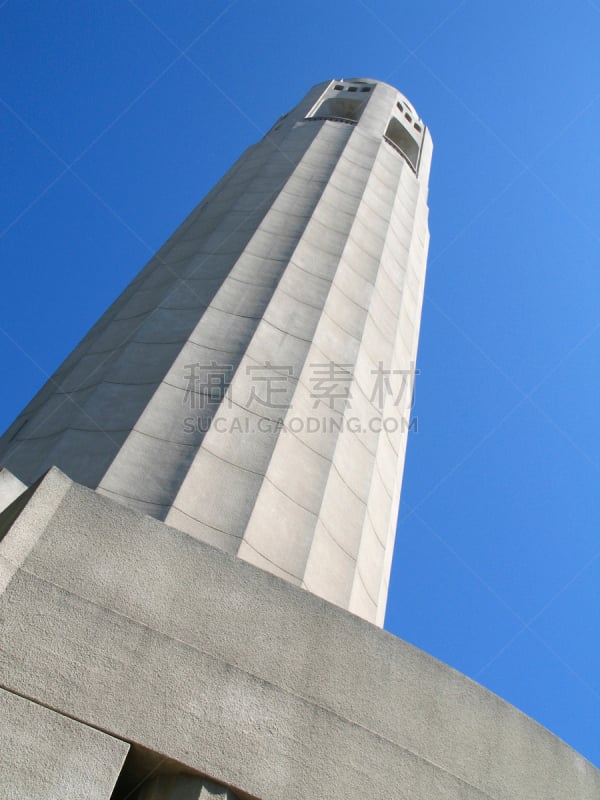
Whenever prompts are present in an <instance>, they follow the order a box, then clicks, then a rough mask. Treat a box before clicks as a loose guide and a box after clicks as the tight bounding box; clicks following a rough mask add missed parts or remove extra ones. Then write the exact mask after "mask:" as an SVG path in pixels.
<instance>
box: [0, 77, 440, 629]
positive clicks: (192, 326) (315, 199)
mask: <svg viewBox="0 0 600 800" xmlns="http://www.w3.org/2000/svg"><path fill="white" fill-rule="evenodd" d="M390 120H393V121H394V131H395V132H396V133H394V134H393V136H391V134H390V132H389V131H388V126H389V123H390ZM398 131H400V132H401V133H402V136H398V135H397V132H398ZM392 139H393V141H392ZM403 142H404V143H408V145H406V144H403ZM399 143H400V144H399ZM403 148H404V150H403ZM431 151H432V144H431V137H430V136H429V133H428V131H427V129H426V127H425V125H424V123H423V122H422V120H420V119H419V117H418V115H417V114H416V112H415V111H414V109H413V108H412V106H411V105H410V103H409V101H408V100H407V99H406V98H405V97H404V96H403V95H401V94H400V93H399V92H398V91H397V90H396V89H394V88H393V87H391V86H389V85H387V84H385V83H380V82H376V81H372V80H369V79H364V78H357V79H350V80H346V81H330V82H326V83H323V84H319V85H317V86H315V87H314V88H313V89H312V90H311V91H310V92H309V93H308V94H307V96H306V97H305V98H304V99H303V100H302V101H301V102H300V103H299V104H298V105H297V106H296V107H295V108H294V109H292V110H291V111H290V113H289V114H287V115H285V116H284V117H283V118H282V119H281V120H280V121H278V122H277V123H276V124H275V125H274V126H273V128H272V130H271V131H269V133H268V134H267V136H265V137H264V138H263V139H262V140H261V141H260V142H258V143H257V144H256V145H254V146H253V147H250V148H249V149H248V150H247V151H246V153H244V155H243V156H242V157H241V158H240V159H239V161H238V162H237V163H236V164H235V165H234V167H233V168H232V169H231V170H230V171H229V172H228V173H227V175H225V177H224V178H223V179H222V180H221V181H220V182H219V183H218V184H217V186H215V188H214V189H213V190H212V191H211V192H210V194H209V195H208V196H207V197H206V198H205V199H204V200H203V201H202V203H200V205H199V206H198V208H196V209H195V210H194V211H193V212H192V214H191V215H190V216H189V217H188V219H187V220H186V221H185V222H184V223H183V224H182V225H181V226H180V228H179V229H178V230H177V231H176V232H175V233H174V235H173V236H172V237H171V239H169V241H168V242H167V243H166V244H165V245H164V246H163V247H162V248H161V249H160V250H159V252H158V253H157V254H156V256H155V257H154V258H153V259H152V260H151V261H150V263H149V264H148V265H147V266H146V267H145V269H144V270H143V271H142V272H141V273H140V275H139V276H138V277H137V278H136V279H135V281H134V282H133V283H132V284H131V286H130V287H129V288H128V289H127V290H126V291H125V292H124V293H123V294H122V295H121V296H120V297H119V298H118V299H117V301H116V302H115V303H114V304H113V306H112V307H111V308H110V309H109V310H108V311H107V312H106V314H105V315H104V316H103V317H102V319H101V320H100V321H99V322H98V323H97V325H96V326H95V327H94V328H93V329H92V331H90V333H89V334H88V336H87V337H86V338H85V339H84V340H83V342H82V343H81V344H80V345H79V346H78V347H77V348H76V350H75V351H74V352H73V353H72V354H71V356H69V358H68V359H67V360H66V361H65V363H64V364H63V365H62V366H61V367H60V368H59V370H58V371H57V372H56V374H55V375H54V376H53V377H52V379H51V381H49V382H48V384H47V385H46V386H45V387H44V388H43V389H42V391H41V392H40V393H39V395H38V396H37V397H36V398H34V400H33V401H32V402H31V403H30V405H29V406H28V407H27V408H26V409H25V410H24V411H23V413H22V414H21V415H20V416H19V418H18V419H17V420H16V421H15V423H14V425H12V426H11V427H10V428H9V430H8V431H7V432H6V434H5V436H4V437H3V439H2V440H1V441H0V463H3V464H6V465H7V466H8V467H10V469H11V470H12V471H13V472H14V473H15V474H16V475H18V476H19V477H20V478H22V480H24V481H26V482H27V483H32V482H33V481H34V480H36V479H37V478H38V477H39V476H40V474H42V473H43V472H44V471H45V470H47V469H48V468H50V467H51V466H53V465H56V466H58V467H60V468H61V469H62V470H64V471H65V472H66V473H67V474H68V475H70V476H71V477H72V478H74V479H75V480H77V481H78V482H79V483H83V484H85V485H87V486H90V487H93V488H96V487H99V490H100V491H101V492H103V493H105V494H106V495H107V496H109V497H112V498H113V499H116V500H118V501H119V502H121V503H124V504H126V505H129V506H131V507H133V508H138V509H139V510H142V511H144V512H146V513H148V514H150V515H152V516H154V517H156V518H158V519H162V520H164V521H166V522H167V523H168V524H170V525H173V526H175V527H177V528H179V529H181V530H184V531H186V532H188V533H189V534H190V535H192V536H194V537H195V538H198V539H201V540H203V541H205V542H208V543H209V544H213V545H215V546H217V547H219V548H221V549H223V550H225V551H227V552H229V553H232V554H237V555H239V556H240V557H241V558H243V559H245V560H247V561H249V562H251V563H253V564H255V565H257V566H260V567H262V568H263V569H266V570H268V571H271V572H273V573H274V574H276V575H279V576H280V577H283V578H285V579H286V580H289V581H290V582H292V583H294V584H296V585H298V586H302V587H303V588H305V589H308V590H309V591H311V592H313V593H315V594H317V595H319V596H321V597H324V598H325V599H327V600H329V601H331V602H333V603H335V604H337V605H339V606H342V607H344V608H347V609H349V610H351V611H353V612H354V613H356V614H358V615H360V616H362V617H364V618H365V619H368V620H370V621H373V622H376V623H377V624H380V625H381V624H383V617H384V613H385V599H386V596H387V587H388V580H389V572H390V565H391V556H392V550H393V542H394V535H395V527H396V516H397V511H398V504H399V495H400V481H401V476H402V467H403V461H404V451H405V448H406V440H407V433H408V426H409V424H410V403H411V395H412V385H410V379H408V381H407V374H408V373H410V372H411V371H413V370H414V366H415V360H416V353H417V341H418V333H419V321H420V315H421V304H422V297H423V288H424V280H425V263H426V257H427V248H428V242H429V233H428V224H427V218H428V208H427V183H428V176H429V169H430V162H431ZM190 365H196V366H197V375H196V376H195V377H194V378H193V381H192V389H191V390H190V379H189V377H188V378H186V370H189V368H190ZM219 371H220V372H221V373H223V383H224V388H226V389H227V394H226V396H218V397H215V396H214V395H212V394H208V393H207V392H209V390H208V388H207V383H208V381H209V380H211V376H212V377H214V373H215V372H217V373H218V372H219ZM265 373H268V374H265ZM267 381H270V384H269V385H270V386H271V387H272V388H273V387H275V390H276V400H277V402H276V403H273V402H272V401H271V399H270V398H269V397H267V396H266V392H267V391H268V387H267V383H266V382H267ZM378 387H379V388H378ZM265 401H266V402H265ZM190 420H191V423H190ZM311 425H313V427H312V428H311V427H310V426H311ZM315 425H316V427H314V426H315Z"/></svg>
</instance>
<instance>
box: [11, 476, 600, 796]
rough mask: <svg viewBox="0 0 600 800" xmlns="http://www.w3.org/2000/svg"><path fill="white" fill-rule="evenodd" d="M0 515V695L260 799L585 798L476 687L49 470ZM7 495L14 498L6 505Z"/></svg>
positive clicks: (572, 770) (583, 779) (571, 757)
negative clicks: (1, 689)
mask: <svg viewBox="0 0 600 800" xmlns="http://www.w3.org/2000/svg"><path fill="white" fill-rule="evenodd" d="M29 492H30V494H29V496H28V502H27V503H25V504H22V505H21V506H20V513H19V514H18V516H16V518H15V513H14V509H13V513H12V514H11V513H9V512H10V511H11V509H8V510H7V511H6V512H5V513H4V515H2V516H1V517H0V535H2V534H4V538H3V539H2V542H1V543H0V559H1V561H2V563H3V564H4V583H5V590H4V593H3V594H2V597H1V603H0V642H1V645H0V684H1V685H4V686H5V687H7V688H8V689H10V690H12V691H15V692H19V693H22V694H24V695H27V696H28V697H30V698H32V699H34V700H36V701H37V702H40V703H43V704H44V705H46V706H48V707H50V708H52V709H55V710H57V711H60V712H62V713H65V714H67V715H69V716H73V717H76V718H77V719H78V720H81V721H82V722H83V723H86V724H87V725H91V726H93V727H97V728H100V729H102V730H104V731H106V732H107V733H109V734H112V735H114V736H116V737H118V738H121V739H124V740H126V741H128V742H131V743H132V744H135V745H141V746H143V747H145V748H148V749H149V750H151V751H153V752H155V753H157V754H158V755H160V756H161V757H168V758H170V759H173V760H175V761H177V762H178V763H179V764H181V768H182V769H183V770H185V769H186V768H187V769H190V770H196V771H197V772H200V773H202V774H204V775H207V776H209V777H210V779H211V780H214V781H216V782H217V783H222V784H224V785H226V786H229V787H231V788H232V790H233V791H234V793H235V794H239V796H240V797H245V796H250V797H254V798H260V800H281V799H282V798H285V800H314V798H316V797H319V798H328V800H338V798H339V800H342V799H343V800H364V798H366V797H368V798H377V799H379V798H388V797H394V798H399V799H400V800H409V799H410V800H432V798H435V800H566V798H568V799H569V800H596V798H598V797H600V774H599V773H598V772H597V771H596V770H595V769H594V768H593V767H592V766H591V765H590V764H589V763H588V762H586V761H585V760H584V759H583V758H581V757H580V756H579V755H578V754H577V753H575V752H574V751H573V750H571V749H570V748H569V747H567V746H566V745H565V744H563V743H562V742H561V741H559V740H558V739H556V738H555V737H554V736H552V735H551V734H550V733H549V732H548V731H546V730H544V729H543V728H541V727H540V726H539V725H537V724H536V723H535V722H533V721H532V720H531V719H529V718H527V717H526V716H524V715H523V714H521V713H520V712H519V711H517V710H516V709H515V708H513V707H511V706H510V705H508V704H506V703H504V702H503V701H502V700H500V699H499V698H498V697H496V696H494V695H492V694H490V693H489V692H488V691H486V690H485V689H483V688H482V687H481V686H478V685H477V684H475V683H473V682H472V681H470V680H468V679H467V678H465V677H464V676H462V675H460V674H458V673H456V672H455V671H453V670H452V669H450V668H448V667H447V666H444V665H443V664H441V663H439V662H438V661H436V660H434V659H432V658H430V657H429V656H427V655H426V654H424V653H422V652H420V651H418V650H416V649H415V648H413V647H411V646H409V645H407V644H406V643H404V642H402V641H400V640H398V639H396V638H395V637H393V636H390V635H389V634H387V633H386V632H384V631H382V630H380V629H379V628H377V627H376V626H374V625H371V624H369V623H367V622H365V621H364V620H362V619H360V618H359V617H357V616H355V615H353V614H350V613H348V612H346V611H344V610H343V609H340V608H338V607H336V606H334V605H332V604H330V603H328V602H326V601H324V600H322V599H320V598H318V597H316V596H314V595H312V594H310V593H308V592H304V591H302V590H301V589H299V588H298V587H295V586H293V585H292V584H291V583H289V582H287V581H283V580H280V579H279V578H277V577H276V576H274V575H272V574H269V573H267V572H265V571H263V570H260V569H256V568H255V567H254V566H253V565H251V564H248V563H245V562H244V561H242V560H240V559H237V558H234V557H232V556H230V555H228V554H227V553H223V552H222V551H220V550H218V549H215V548H212V547H210V546H209V545H206V544H204V543H202V542H200V541H198V540H196V539H195V538H193V537H191V536H189V535H188V534H186V533H184V532H182V531H178V530H175V529H172V528H169V527H168V526H166V525H165V524H163V523H161V522H159V521H157V520H155V519H152V518H150V517H147V516H143V515H141V514H139V513H138V512H135V511H133V510H131V509H128V508H126V507H124V506H122V505H120V504H117V503H115V502H113V501H111V500H110V499H109V498H107V497H105V496H102V495H99V494H98V493H95V492H93V491H90V490H89V489H86V488H83V487H81V486H77V485H75V484H72V482H71V481H69V480H68V479H67V478H66V477H65V476H64V475H61V474H60V473H59V472H58V471H57V470H52V471H51V472H50V473H49V474H48V475H47V476H46V477H45V478H44V480H43V481H42V482H41V483H40V485H39V486H38V487H37V488H36V489H34V490H29ZM17 504H18V503H17Z"/></svg>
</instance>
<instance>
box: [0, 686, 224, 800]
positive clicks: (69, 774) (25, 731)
mask: <svg viewBox="0 0 600 800" xmlns="http://www.w3.org/2000/svg"><path fill="white" fill-rule="evenodd" d="M0 720H1V724H0V796H1V797H2V799H3V800H65V798H68V799H69V800H110V797H111V795H112V790H113V788H114V785H115V782H116V780H117V777H118V775H119V772H120V770H121V767H122V765H123V761H124V760H125V756H126V755H127V751H128V750H129V745H128V744H127V743H126V742H123V741H120V740H119V739H115V738H114V737H112V736H108V735H107V734H105V733H102V732H101V731H98V730H94V728H90V727H89V726H88V725H83V724H82V723H80V722H77V721H76V720H73V719H69V718H68V717H65V716H63V715H62V714H58V713H56V712H54V711H52V710H50V709H48V708H44V707H43V706H40V705H38V704H37V703H33V702H31V701H30V700H27V699H26V698H24V697H19V695H16V694H13V693H12V692H9V691H6V690H4V689H1V688H0ZM215 796H216V797H218V796H219V795H215ZM209 797H210V795H209Z"/></svg>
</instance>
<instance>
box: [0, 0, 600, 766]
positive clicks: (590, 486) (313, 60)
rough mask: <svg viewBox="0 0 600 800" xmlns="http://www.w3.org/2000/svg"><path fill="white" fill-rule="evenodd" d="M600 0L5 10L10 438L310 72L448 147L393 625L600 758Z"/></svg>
mask: <svg viewBox="0 0 600 800" xmlns="http://www.w3.org/2000/svg"><path fill="white" fill-rule="evenodd" d="M599 32H600V6H599V5H598V4H597V3H595V2H592V1H591V0H571V2H569V3H566V2H558V1H557V0H549V1H547V2H545V3H539V2H533V1H532V0H529V2H527V1H526V2H515V0H508V1H507V2H486V3H482V2H475V0H465V1H464V2H455V1H454V0H449V1H448V2H445V1H442V0H439V1H438V0H435V1H434V0H425V1H424V2H422V3H404V2H397V1H396V2H394V1H392V0H364V2H363V0H348V1H347V2H344V3H340V2H329V3H323V2H315V1H314V0H304V1H303V2H302V3H281V2H278V3H276V2H272V1H271V2H267V1H266V0H237V2H235V0H234V2H225V1H224V0H223V1H221V0H213V1H212V2H203V3H198V2H192V0H176V1H175V2H169V3H167V2H164V0H149V1H147V2H142V0H139V3H138V0H136V2H135V3H133V2H129V0H118V1H117V0H114V1H111V0H106V1H105V2H102V3H100V2H89V3H80V2H70V1H69V0H61V2H58V1H57V2H51V1H50V0H43V1H42V2H39V0H38V1H37V2H29V0H7V1H6V2H4V3H2V2H1V0H0V41H1V48H0V50H1V54H0V125H1V128H2V139H3V144H4V147H3V149H2V154H1V155H0V170H1V176H2V178H1V180H2V187H3V192H2V197H1V200H0V263H1V265H2V267H1V269H2V272H1V276H2V277H1V286H2V291H1V293H0V326H1V330H0V361H1V363H2V366H3V372H2V376H3V380H4V383H3V388H2V392H1V394H0V427H2V428H3V429H4V428H5V427H6V426H8V424H9V423H10V422H11V421H12V419H13V418H14V417H15V416H16V414H17V413H18V412H19V410H20V409H21V408H22V407H23V406H24V405H25V403H26V402H27V401H28V400H29V399H30V398H31V396H32V395H33V394H34V392H35V391H36V390H37V389H38V388H39V387H40V386H41V384H42V383H43V382H44V380H45V379H46V377H47V376H48V375H49V374H51V373H52V372H53V370H54V369H55V368H56V367H57V366H58V364H59V363H60V362H61V360H62V359H63V358H64V357H65V356H66V354H67V353H68V352H69V351H70V350H71V349H72V347H73V346H74V345H75V344H76V342H77V341H78V340H79V339H80V337H81V336H82V335H83V334H84V333H85V332H86V330H87V329H88V328H89V327H90V325H91V324H92V323H93V322H94V321H95V320H96V319H97V318H98V316H99V315H100V314H101V313H102V312H103V311H104V309H105V308H106V307H107V305H108V304H109V303H110V302H111V301H112V300H113V299H114V298H115V296H116V295H117V294H118V293H119V292H120V291H121V290H122V289H123V288H124V286H125V285H126V284H127V283H128V282H129V281H130V280H131V279H132V278H133V276H134V275H135V274H136V273H137V272H138V270H139V269H140V268H141V267H142V266H143V264H144V263H145V262H146V261H147V260H148V258H149V257H150V256H151V255H152V253H153V252H154V251H155V250H156V249H157V248H158V247H159V245H160V244H162V242H163V241H164V240H165V239H166V238H167V236H168V235H169V234H170V233H171V232H172V231H173V230H174V228H175V227H176V226H177V225H178V224H179V223H180V222H181V220H182V219H183V218H184V217H185V216H186V215H187V214H188V213H189V211H190V210H191V209H192V208H193V207H194V206H195V205H196V204H197V203H198V202H199V201H200V199H201V198H202V196H203V195H204V194H205V193H206V192H207V191H208V189H209V188H210V187H211V186H212V185H213V184H214V183H215V182H216V180H217V179H218V178H219V177H220V176H221V175H222V174H223V173H224V172H225V171H226V169H228V168H229V167H230V166H231V164H232V163H233V161H234V160H235V159H236V158H237V157H238V156H239V155H240V154H241V152H242V150H243V149H244V148H245V147H247V146H248V145H249V144H250V143H252V142H253V141H255V140H256V139H258V138H259V137H260V136H262V134H263V133H264V132H265V131H266V130H267V129H268V128H269V127H270V126H271V124H272V123H273V122H274V121H275V119H276V118H277V117H278V116H280V115H281V114H282V113H284V112H285V111H286V110H288V109H289V108H290V107H291V106H292V105H294V104H295V103H296V102H297V100H298V99H299V98H300V97H302V96H303V95H304V93H305V92H306V90H307V89H308V88H309V87H310V86H311V85H312V84H314V83H316V82H318V81H321V80H325V79H328V78H339V77H352V76H368V77H374V78H377V79H381V80H385V81H388V82H390V83H393V84H394V85H396V86H397V87H398V88H399V89H400V90H401V91H403V92H404V93H405V94H406V95H407V96H408V98H409V99H410V100H411V102H412V103H413V105H414V106H415V107H416V109H417V111H418V112H419V114H420V115H421V117H422V118H423V119H424V120H425V122H426V124H428V125H429V127H430V129H431V132H432V136H433V139H434V145H435V150H434V161H433V168H432V175H431V183H430V206H431V217H430V227H431V247H430V260H429V268H428V280H427V287H426V299H425V304H424V308H423V318H422V328H421V344H420V350H419V363H418V367H419V369H420V373H421V374H420V375H419V377H418V379H417V386H416V405H415V414H416V416H417V417H418V432H417V433H415V434H412V435H411V438H410V441H409V448H408V457H407V463H406V472H405V480H404V489H403V498H402V506H401V511H400V522H399V527H398V536H397V543H396V554H395V560H394V566H393V576H392V580H393V583H392V589H391V592H390V601H389V607H388V616H387V621H386V627H387V628H388V630H390V631H392V632H393V633H395V634H397V635H398V636H401V637H402V638H404V639H406V640H408V641H410V642H412V643H414V644H416V645H417V646H419V647H421V648H423V649H424V650H426V651H428V652H429V653H431V654H433V655H434V656H436V657H438V658H440V659H442V660H443V661H445V662H447V663H449V664H451V665H452V666H454V667H456V668H457V669H459V670H461V671H462V672H465V673H466V674H467V675H470V676H471V677H473V678H474V679H475V680H478V681H479V682H481V683H483V684H484V685H485V686H487V687H489V688H490V689H491V690H492V691H494V692H496V693H498V694H499V695H501V696H502V697H504V698H505V699H507V700H509V701H510V702H512V703H514V704H515V705H516V706H518V707H519V708H520V709H522V710H523V711H525V713H527V714H529V715H530V716H532V717H534V718H535V719H537V720H538V721H539V722H541V723H542V724H543V725H545V726H547V727H548V728H550V729H551V730H552V731H553V732H555V733H556V734H558V735H559V736H560V737H561V738H563V739H564V740H565V741H567V742H568V743H569V744H571V745H572V746H573V747H575V748H576V749H578V750H579V751H580V752H581V753H583V754H584V755H585V756H586V757H588V758H589V759H590V760H592V761H593V762H594V763H596V764H600V610H599V609H600V588H599V587H600V537H599V536H598V528H599V521H600V513H599V512H600V508H599V506H600V502H599V499H598V498H599V492H598V483H599V478H598V453H599V440H600V422H599V415H598V405H599V404H598V397H599V394H600V392H599V389H600V374H599V366H598V365H599V363H600V270H599V266H600V264H599V261H600V259H599V255H600V248H599V244H598V230H599V225H598V205H599V204H598V189H597V186H598V178H599V177H600V176H599V149H598V138H599V133H600V106H599V103H598V88H597V87H598V83H597V75H598V64H597V51H598V42H599V38H598V34H599Z"/></svg>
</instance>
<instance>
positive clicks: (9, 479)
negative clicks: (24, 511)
mask: <svg viewBox="0 0 600 800" xmlns="http://www.w3.org/2000/svg"><path fill="white" fill-rule="evenodd" d="M25 489H27V486H26V485H25V484H24V483H23V481H20V480H19V479H18V478H17V477H16V476H15V475H13V474H12V472H10V471H9V470H7V469H0V511H4V509H5V508H6V507H7V506H9V505H10V504H11V503H12V501H13V500H16V499H17V497H18V496H19V495H20V494H23V492H24V491H25Z"/></svg>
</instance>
